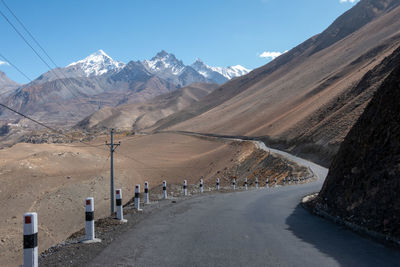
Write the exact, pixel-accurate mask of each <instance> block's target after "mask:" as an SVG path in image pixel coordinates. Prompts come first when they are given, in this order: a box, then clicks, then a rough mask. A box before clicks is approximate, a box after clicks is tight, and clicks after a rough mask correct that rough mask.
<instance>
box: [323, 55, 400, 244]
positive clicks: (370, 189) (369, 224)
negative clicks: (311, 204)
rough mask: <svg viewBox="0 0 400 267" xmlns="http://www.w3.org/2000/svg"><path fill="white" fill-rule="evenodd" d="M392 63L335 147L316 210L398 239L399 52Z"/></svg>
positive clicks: (399, 203)
mask: <svg viewBox="0 0 400 267" xmlns="http://www.w3.org/2000/svg"><path fill="white" fill-rule="evenodd" d="M396 63H397V66H398V67H397V68H396V70H395V71H393V73H392V74H391V75H390V76H389V77H388V78H387V79H386V81H385V82H384V83H383V85H382V87H381V88H379V90H378V91H377V93H376V94H375V96H374V97H373V99H372V101H371V102H370V104H369V105H368V107H367V108H366V110H365V112H364V113H363V114H362V116H361V117H360V119H359V120H358V121H357V123H356V124H355V125H354V127H353V128H352V129H351V131H350V132H349V134H348V135H347V136H346V138H345V140H344V142H343V144H342V145H341V146H340V150H339V152H338V154H337V155H336V156H335V159H334V160H333V163H332V166H331V168H330V170H329V174H328V177H327V179H326V181H325V184H324V186H323V188H322V190H321V193H320V195H319V196H318V199H317V204H318V205H317V207H319V208H320V209H323V210H324V211H326V212H328V213H330V214H331V215H334V216H339V217H340V218H342V219H344V220H346V221H350V222H352V223H355V224H357V225H360V226H363V227H365V228H367V229H369V230H373V231H377V232H381V233H384V234H385V235H391V236H394V237H397V238H400V230H399V227H398V226H399V224H400V217H399V213H400V202H399V199H400V102H399V99H400V53H399V54H398V55H397V57H396Z"/></svg>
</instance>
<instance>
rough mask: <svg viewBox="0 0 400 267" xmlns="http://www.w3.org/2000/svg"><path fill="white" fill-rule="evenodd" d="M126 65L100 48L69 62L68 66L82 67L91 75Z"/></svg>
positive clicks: (87, 74)
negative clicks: (82, 57)
mask: <svg viewBox="0 0 400 267" xmlns="http://www.w3.org/2000/svg"><path fill="white" fill-rule="evenodd" d="M124 66H125V64H124V63H122V62H119V61H116V60H113V59H112V58H111V57H110V56H109V55H107V54H106V53H105V52H104V51H103V50H101V49H99V50H98V51H96V52H94V53H92V54H90V55H89V56H87V57H85V58H84V59H82V60H79V61H77V62H73V63H71V64H69V65H68V66H67V68H68V67H78V68H81V69H82V71H83V72H84V73H85V75H86V76H87V77H89V76H98V75H102V74H105V73H107V72H109V71H114V70H119V69H121V68H123V67H124Z"/></svg>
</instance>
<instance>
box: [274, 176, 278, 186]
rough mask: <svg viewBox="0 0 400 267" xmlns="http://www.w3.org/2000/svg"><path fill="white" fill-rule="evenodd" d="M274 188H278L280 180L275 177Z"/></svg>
mask: <svg viewBox="0 0 400 267" xmlns="http://www.w3.org/2000/svg"><path fill="white" fill-rule="evenodd" d="M274 186H275V187H277V186H278V179H276V177H275V179H274Z"/></svg>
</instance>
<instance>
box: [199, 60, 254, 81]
mask: <svg viewBox="0 0 400 267" xmlns="http://www.w3.org/2000/svg"><path fill="white" fill-rule="evenodd" d="M191 67H192V68H194V69H195V70H196V71H198V72H199V73H200V74H201V75H203V76H204V77H206V78H207V79H213V78H214V77H215V75H216V73H218V74H220V75H222V76H223V77H225V78H226V79H227V80H230V79H233V78H236V77H240V76H243V75H245V74H247V73H249V72H250V71H251V70H249V69H246V68H245V67H243V66H241V65H236V66H230V67H212V66H208V65H207V64H205V63H204V62H203V61H202V60H201V59H197V60H196V61H195V62H194V63H193V64H192V65H191Z"/></svg>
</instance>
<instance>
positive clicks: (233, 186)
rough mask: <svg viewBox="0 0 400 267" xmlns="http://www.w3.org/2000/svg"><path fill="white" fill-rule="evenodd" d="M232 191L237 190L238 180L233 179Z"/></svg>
mask: <svg viewBox="0 0 400 267" xmlns="http://www.w3.org/2000/svg"><path fill="white" fill-rule="evenodd" d="M232 189H233V190H236V179H235V178H233V179H232Z"/></svg>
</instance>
